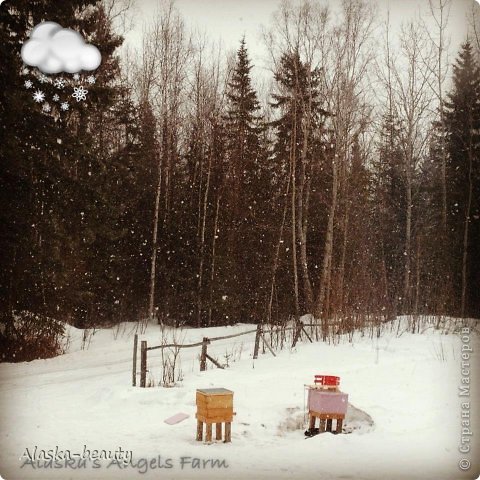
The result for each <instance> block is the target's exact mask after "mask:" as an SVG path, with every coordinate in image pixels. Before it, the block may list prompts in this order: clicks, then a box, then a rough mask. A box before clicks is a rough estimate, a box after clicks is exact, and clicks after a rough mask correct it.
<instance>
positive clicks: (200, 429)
mask: <svg viewBox="0 0 480 480" xmlns="http://www.w3.org/2000/svg"><path fill="white" fill-rule="evenodd" d="M202 440H203V422H201V421H200V420H197V442H201V441H202Z"/></svg>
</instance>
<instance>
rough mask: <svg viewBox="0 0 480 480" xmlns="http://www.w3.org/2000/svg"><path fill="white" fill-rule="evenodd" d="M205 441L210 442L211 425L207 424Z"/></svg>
mask: <svg viewBox="0 0 480 480" xmlns="http://www.w3.org/2000/svg"><path fill="white" fill-rule="evenodd" d="M205 441H206V442H207V443H209V442H211V441H212V424H211V423H207V434H206V436H205Z"/></svg>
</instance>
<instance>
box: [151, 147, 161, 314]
mask: <svg viewBox="0 0 480 480" xmlns="http://www.w3.org/2000/svg"><path fill="white" fill-rule="evenodd" d="M161 192H162V155H160V157H159V160H158V181H157V191H156V194H155V212H154V215H153V237H152V257H151V262H150V296H149V302H148V318H149V319H150V320H152V319H153V317H154V304H155V275H156V268H157V248H158V218H159V212H160V196H161Z"/></svg>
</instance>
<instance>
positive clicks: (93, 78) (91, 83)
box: [87, 75, 97, 85]
mask: <svg viewBox="0 0 480 480" xmlns="http://www.w3.org/2000/svg"><path fill="white" fill-rule="evenodd" d="M96 81H97V79H96V78H95V77H94V76H93V75H90V76H88V77H87V82H88V83H89V84H90V85H93V84H94V83H95V82H96Z"/></svg>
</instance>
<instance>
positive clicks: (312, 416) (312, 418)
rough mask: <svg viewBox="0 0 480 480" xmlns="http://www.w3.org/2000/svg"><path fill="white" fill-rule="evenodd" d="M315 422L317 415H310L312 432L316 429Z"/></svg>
mask: <svg viewBox="0 0 480 480" xmlns="http://www.w3.org/2000/svg"><path fill="white" fill-rule="evenodd" d="M315 420H316V417H315V415H310V424H309V426H308V427H309V429H310V430H313V429H314V428H315Z"/></svg>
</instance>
